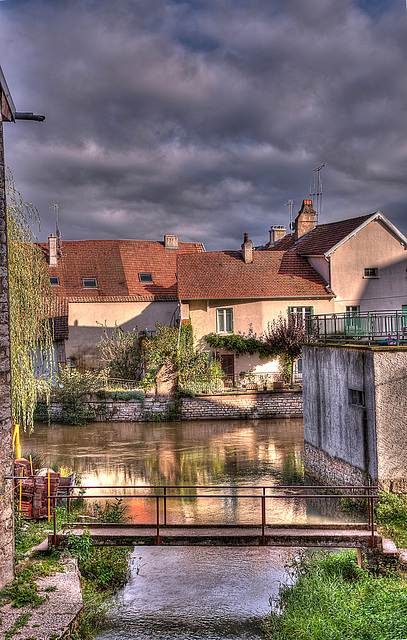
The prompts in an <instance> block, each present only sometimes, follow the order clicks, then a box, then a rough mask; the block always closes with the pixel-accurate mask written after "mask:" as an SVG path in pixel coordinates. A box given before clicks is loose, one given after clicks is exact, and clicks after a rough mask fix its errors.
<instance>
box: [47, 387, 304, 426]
mask: <svg viewBox="0 0 407 640" xmlns="http://www.w3.org/2000/svg"><path fill="white" fill-rule="evenodd" d="M89 405H90V406H91V407H93V408H94V409H96V411H97V412H98V413H99V417H98V418H97V419H98V420H99V421H117V422H124V421H135V422H144V421H149V420H152V421H157V422H158V421H161V420H169V419H171V418H172V419H174V418H175V417H177V418H178V419H181V420H225V419H228V418H241V419H247V418H300V417H302V392H301V390H293V391H279V392H264V391H262V392H257V393H256V392H253V393H247V394H228V395H212V396H199V397H195V398H182V403H181V404H180V406H177V405H176V403H175V402H174V401H171V400H169V399H168V398H165V399H163V398H157V397H156V396H147V397H146V399H145V401H144V403H143V402H141V401H140V400H137V399H132V400H126V401H124V400H109V399H107V400H95V399H92V401H90V402H89ZM60 411H61V406H60V405H58V404H56V403H53V404H51V418H52V419H54V420H56V419H57V417H58V412H60Z"/></svg>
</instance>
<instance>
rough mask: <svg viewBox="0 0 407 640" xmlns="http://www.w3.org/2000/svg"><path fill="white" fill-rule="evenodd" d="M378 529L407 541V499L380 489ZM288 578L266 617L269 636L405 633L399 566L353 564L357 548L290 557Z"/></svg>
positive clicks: (388, 638)
mask: <svg viewBox="0 0 407 640" xmlns="http://www.w3.org/2000/svg"><path fill="white" fill-rule="evenodd" d="M376 519H377V522H378V525H379V529H380V532H381V533H382V534H383V535H385V536H386V537H391V538H392V539H393V540H394V542H395V543H396V545H397V546H398V547H399V548H400V547H403V548H404V547H407V502H406V498H405V497H404V496H397V495H395V494H386V493H384V492H381V495H380V500H379V502H378V504H377V508H376ZM289 573H290V579H289V580H288V584H286V585H283V586H282V587H281V588H280V592H279V595H278V597H277V598H275V599H274V600H273V601H272V602H271V606H272V610H271V613H270V614H269V616H268V617H267V619H266V620H265V623H264V634H265V637H266V638H267V639H268V638H270V640H283V639H284V640H287V639H288V638H290V639H291V638H296V639H298V640H399V639H403V638H407V580H406V576H405V575H404V574H403V573H402V572H401V571H400V570H399V569H397V568H396V569H392V570H388V571H386V572H384V573H381V574H379V575H373V574H372V573H369V572H367V571H364V570H362V569H360V568H359V567H358V565H357V558H356V552H354V551H343V552H342V553H340V554H333V553H331V554H329V553H325V554H321V553H319V554H312V553H311V552H309V553H307V554H304V555H302V556H300V557H299V558H296V559H293V562H292V565H291V567H290V569H289Z"/></svg>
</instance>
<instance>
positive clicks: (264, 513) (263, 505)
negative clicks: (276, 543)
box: [261, 487, 266, 547]
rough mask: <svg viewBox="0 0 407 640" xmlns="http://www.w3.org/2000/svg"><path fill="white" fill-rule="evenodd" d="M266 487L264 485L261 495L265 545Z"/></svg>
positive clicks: (262, 530) (263, 543) (264, 542)
mask: <svg viewBox="0 0 407 640" xmlns="http://www.w3.org/2000/svg"><path fill="white" fill-rule="evenodd" d="M265 528H266V487H263V494H262V496H261V543H262V545H263V547H264V546H265V544H266V535H265Z"/></svg>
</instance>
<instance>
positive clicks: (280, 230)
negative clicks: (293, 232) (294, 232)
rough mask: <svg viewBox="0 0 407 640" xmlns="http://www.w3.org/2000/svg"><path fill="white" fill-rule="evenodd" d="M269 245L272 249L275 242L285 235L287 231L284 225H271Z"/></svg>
mask: <svg viewBox="0 0 407 640" xmlns="http://www.w3.org/2000/svg"><path fill="white" fill-rule="evenodd" d="M269 233H270V245H271V246H272V247H273V246H274V245H275V244H276V242H278V241H279V240H281V238H284V236H286V235H287V230H286V228H285V226H284V225H281V224H273V226H272V227H271V228H270V231H269Z"/></svg>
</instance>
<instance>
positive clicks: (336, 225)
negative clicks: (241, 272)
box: [266, 213, 374, 256]
mask: <svg viewBox="0 0 407 640" xmlns="http://www.w3.org/2000/svg"><path fill="white" fill-rule="evenodd" d="M373 215H374V214H373V213H369V214H367V215H365V216H360V217H358V218H349V219H348V220H339V221H338V222H329V223H327V224H320V225H318V226H317V227H315V229H313V230H312V231H310V232H309V233H307V234H306V235H305V236H303V237H302V238H300V239H299V241H298V242H296V243H295V244H294V235H287V236H284V238H282V239H281V240H280V241H279V242H277V244H276V245H274V246H273V247H268V246H266V250H267V251H284V250H285V249H290V248H292V249H293V251H296V252H297V253H299V254H300V255H302V256H321V255H323V254H324V253H326V252H327V251H329V250H330V249H332V247H334V246H335V245H336V244H338V242H340V241H341V240H344V238H346V236H348V235H349V234H350V233H352V232H353V231H355V230H356V229H357V228H358V227H360V225H361V224H363V223H364V222H366V220H368V219H369V218H371V217H372V216H373Z"/></svg>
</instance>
